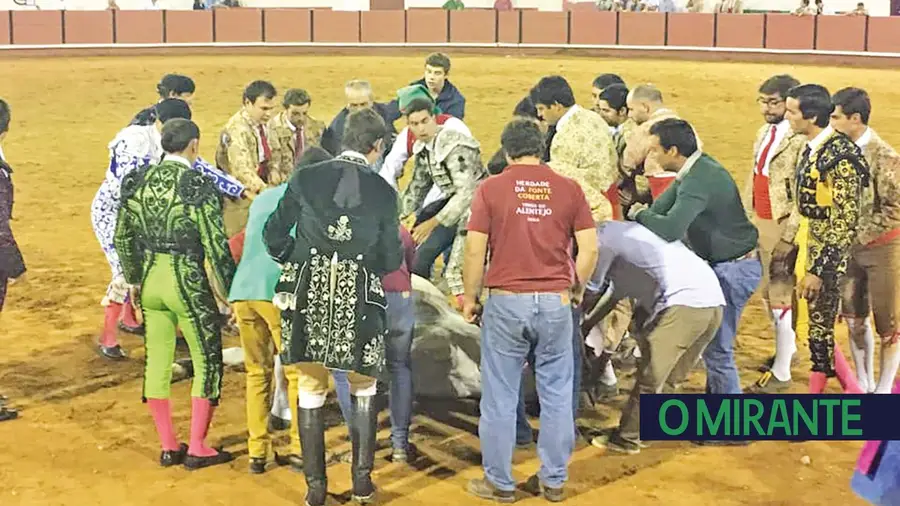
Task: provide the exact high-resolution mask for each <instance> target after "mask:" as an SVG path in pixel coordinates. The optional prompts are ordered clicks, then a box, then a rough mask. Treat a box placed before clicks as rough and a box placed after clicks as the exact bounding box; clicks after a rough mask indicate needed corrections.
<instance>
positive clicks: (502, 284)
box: [468, 165, 594, 292]
mask: <svg viewBox="0 0 900 506" xmlns="http://www.w3.org/2000/svg"><path fill="white" fill-rule="evenodd" d="M593 227H594V220H593V218H592V217H591V208H590V205H588V202H587V198H585V196H584V192H583V191H582V190H581V187H580V186H578V183H576V182H575V181H574V180H572V179H569V178H567V177H565V176H562V175H560V174H558V173H556V172H554V171H553V169H551V168H550V167H547V166H546V165H510V166H509V167H507V168H506V170H504V171H503V172H502V173H500V174H498V175H496V176H491V177H489V178H488V179H486V180H485V181H484V182H482V183H481V184H480V185H479V186H478V189H477V190H476V191H475V197H474V198H473V200H472V217H471V218H470V219H469V224H468V230H469V231H473V232H481V233H484V234H487V235H488V246H489V248H490V265H489V266H488V271H487V274H486V275H485V281H484V286H486V287H488V288H498V289H501V290H508V291H510V292H561V291H563V290H566V289H568V288H569V287H571V286H572V283H573V282H574V280H575V264H574V262H573V261H572V237H573V234H574V233H575V232H576V231H579V230H586V229H589V228H593Z"/></svg>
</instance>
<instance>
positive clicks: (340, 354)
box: [263, 152, 403, 377]
mask: <svg viewBox="0 0 900 506" xmlns="http://www.w3.org/2000/svg"><path fill="white" fill-rule="evenodd" d="M345 178H347V179H346V180H345V181H344V182H343V183H342V180H344V179H345ZM348 182H351V183H352V184H347V183H348ZM341 185H344V186H347V187H351V188H355V191H354V193H355V194H356V197H355V198H356V199H357V200H356V202H344V203H340V204H339V203H338V202H336V201H341V200H342V199H340V198H337V197H336V193H338V190H339V189H340V188H341ZM347 200H350V201H352V200H353V199H352V198H351V199H347ZM295 227H296V228H295ZM292 229H296V237H292V236H291V233H290V232H291V230H292ZM399 229H400V222H399V219H398V213H397V194H396V192H395V191H394V189H393V188H392V187H391V186H390V185H389V184H388V183H387V181H385V180H384V179H382V178H381V176H379V175H378V174H377V173H375V172H374V171H373V170H372V169H371V168H370V167H369V166H368V163H367V161H366V160H365V158H364V157H362V155H359V154H358V153H353V152H346V153H344V154H342V155H341V156H339V157H338V158H336V159H333V160H328V161H325V162H321V163H318V164H315V165H311V166H309V167H306V168H304V169H303V170H302V171H298V172H295V173H294V175H293V176H291V179H290V180H289V181H288V187H287V191H286V192H285V194H284V197H283V198H282V199H281V202H279V204H278V207H277V208H276V209H275V212H274V213H272V215H271V216H270V217H269V219H268V221H267V222H266V225H265V228H264V232H263V240H264V242H265V244H266V249H267V250H268V251H269V254H270V255H272V257H273V258H274V259H275V261H277V262H279V263H281V264H282V274H281V277H280V278H279V282H278V285H277V286H276V288H275V299H274V300H273V303H274V304H275V305H276V306H277V307H279V308H280V309H281V310H282V342H283V343H284V346H283V351H282V354H281V359H282V361H283V362H284V363H285V364H293V363H297V362H316V363H321V364H324V365H325V366H326V367H328V368H333V369H340V370H345V371H356V372H359V373H360V374H364V375H367V376H373V377H376V376H378V375H379V374H380V372H381V369H382V367H383V365H384V337H385V335H386V333H387V325H386V316H385V309H386V308H387V302H386V299H385V294H384V288H383V286H382V282H381V278H382V277H383V276H384V275H386V274H388V273H389V272H392V271H395V270H397V269H398V268H399V267H400V264H401V261H402V259H403V250H402V247H401V243H400V235H399V232H398V231H399Z"/></svg>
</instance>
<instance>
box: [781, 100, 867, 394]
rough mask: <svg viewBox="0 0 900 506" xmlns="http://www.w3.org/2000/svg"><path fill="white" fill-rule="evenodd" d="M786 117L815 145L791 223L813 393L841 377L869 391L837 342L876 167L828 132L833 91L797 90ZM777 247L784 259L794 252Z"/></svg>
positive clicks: (805, 160) (806, 158)
mask: <svg viewBox="0 0 900 506" xmlns="http://www.w3.org/2000/svg"><path fill="white" fill-rule="evenodd" d="M785 106H786V109H787V112H786V114H785V118H787V120H788V121H789V122H790V124H791V128H792V129H793V131H794V132H797V133H801V134H804V135H806V137H807V138H808V139H809V142H808V143H807V146H806V148H804V150H803V152H802V154H801V156H800V161H799V164H798V167H797V172H796V181H795V193H796V195H797V199H796V201H797V208H796V209H795V210H794V211H795V212H794V213H793V214H792V216H791V217H790V218H789V220H791V222H790V224H789V225H788V229H789V230H794V231H796V234H795V237H796V238H795V242H796V243H797V245H798V246H799V253H798V257H797V262H796V265H795V268H794V270H795V273H796V276H797V280H798V285H797V288H796V294H795V295H796V297H797V302H798V304H797V305H795V307H796V308H797V323H796V327H797V330H796V331H797V335H798V336H801V335H804V334H806V335H807V336H808V338H809V351H810V356H811V360H812V373H811V374H810V377H809V391H810V393H822V392H823V391H824V389H825V383H826V381H827V380H828V378H830V377H834V376H837V378H838V381H840V383H841V386H842V387H843V389H844V391H845V392H851V393H862V392H861V391H860V390H859V386H858V385H857V384H856V380H855V378H854V374H853V371H852V370H851V369H850V365H849V363H848V362H847V360H846V359H845V358H844V356H843V354H841V352H840V348H838V347H836V346H835V343H834V324H835V320H836V317H837V312H838V307H839V305H840V292H839V289H838V283H839V281H840V278H841V277H842V276H843V275H844V274H845V273H846V272H847V264H848V260H849V258H850V251H851V246H852V245H853V243H854V240H855V239H856V231H857V224H858V222H859V214H860V201H861V197H862V191H863V188H865V187H866V186H868V185H869V166H868V164H867V163H866V159H865V158H864V157H863V154H862V152H861V151H860V149H859V147H857V146H856V144H854V143H853V141H852V140H851V139H850V138H849V137H847V136H846V135H844V134H841V133H839V132H837V131H835V130H834V129H832V128H831V127H830V126H829V119H830V115H831V112H832V110H833V109H834V106H833V105H832V103H831V95H830V94H829V93H828V90H827V89H826V88H825V87H823V86H820V85H817V84H804V85H801V86H797V87H794V88H792V89H791V90H790V91H789V92H788V94H787V101H786V103H785ZM781 250H783V251H779V249H778V248H776V251H775V253H774V254H775V255H784V254H786V252H787V248H781Z"/></svg>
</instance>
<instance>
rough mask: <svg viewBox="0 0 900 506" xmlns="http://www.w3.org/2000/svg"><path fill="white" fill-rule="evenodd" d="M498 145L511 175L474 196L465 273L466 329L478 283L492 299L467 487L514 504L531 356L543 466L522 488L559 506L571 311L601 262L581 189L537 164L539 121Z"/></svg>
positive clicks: (515, 126)
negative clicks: (519, 418) (476, 456)
mask: <svg viewBox="0 0 900 506" xmlns="http://www.w3.org/2000/svg"><path fill="white" fill-rule="evenodd" d="M501 145H502V147H503V150H504V152H505V153H506V157H507V160H508V162H509V166H508V167H507V168H506V170H504V171H503V173H502V174H500V175H497V176H494V177H491V178H488V179H487V180H485V181H484V182H482V184H481V185H480V186H479V187H478V189H477V190H476V192H475V196H474V199H473V201H472V210H471V218H470V219H469V223H468V227H467V230H468V232H467V235H466V247H465V260H464V265H463V283H464V285H465V295H464V298H463V314H464V316H465V318H466V319H467V320H468V321H475V317H476V314H475V313H476V312H477V300H478V298H479V295H480V292H481V287H482V281H484V283H483V285H484V286H485V287H486V288H487V289H488V299H487V303H486V305H485V308H484V314H483V317H482V320H483V321H482V325H481V328H482V333H481V381H482V386H481V390H482V392H481V420H480V422H479V426H478V435H479V438H480V439H481V451H482V455H483V457H482V458H483V466H484V474H485V477H484V478H483V479H479V480H473V481H471V482H469V485H468V491H469V492H470V493H472V494H473V495H476V496H478V497H481V498H483V499H491V500H496V501H500V502H512V501H514V500H515V485H516V483H515V481H513V477H512V454H513V447H514V446H515V433H516V431H515V427H516V405H517V404H518V402H519V386H520V382H521V379H522V368H523V367H524V365H525V359H526V356H527V355H528V352H529V350H530V349H531V348H532V347H533V348H534V354H535V364H536V376H537V389H538V398H539V399H540V403H541V433H540V437H539V438H538V455H540V456H541V462H542V465H541V469H540V471H538V473H537V476H534V477H532V478H531V479H529V483H528V485H529V487H530V488H537V487H539V488H540V489H541V490H542V491H543V494H544V496H545V497H546V498H547V499H548V500H551V501H558V500H561V499H562V495H563V490H562V488H563V484H564V483H565V481H566V479H567V477H568V476H567V472H568V471H567V468H568V461H569V458H570V456H571V454H572V450H573V447H574V444H575V430H574V427H575V420H574V415H573V412H572V388H573V387H572V384H573V377H574V374H575V371H574V362H575V360H574V355H573V342H572V341H573V340H572V332H573V329H572V325H573V321H572V304H573V303H574V304H577V303H578V301H579V300H580V298H581V296H582V294H583V293H584V284H585V282H586V281H587V280H588V279H589V278H590V276H591V274H592V273H593V270H594V267H595V264H596V262H597V255H598V253H597V232H596V230H595V228H594V220H593V218H592V217H591V209H590V206H589V205H588V202H587V198H586V197H585V195H584V192H583V191H582V189H581V187H580V186H578V183H576V182H575V181H574V180H572V179H570V178H567V177H564V176H562V175H560V174H557V173H556V172H554V171H553V169H551V168H550V167H547V166H546V165H544V164H542V163H541V155H542V154H543V152H544V134H543V133H542V132H541V130H540V128H539V127H538V124H537V123H536V122H535V121H532V120H528V119H521V118H520V119H515V120H513V121H512V122H511V123H509V124H508V125H507V126H506V128H505V129H504V130H503V134H502V136H501ZM573 231H574V234H575V241H576V242H577V245H578V254H577V256H576V259H575V262H574V264H575V265H574V266H573V262H572V233H573ZM488 249H490V261H491V262H490V267H489V268H488V271H487V275H486V276H485V275H484V264H485V260H486V257H487V253H488Z"/></svg>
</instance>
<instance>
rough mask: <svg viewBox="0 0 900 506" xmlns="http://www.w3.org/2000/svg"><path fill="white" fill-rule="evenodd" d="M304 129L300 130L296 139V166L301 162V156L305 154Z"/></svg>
mask: <svg viewBox="0 0 900 506" xmlns="http://www.w3.org/2000/svg"><path fill="white" fill-rule="evenodd" d="M304 147H305V146H303V128H298V129H297V133H296V134H295V138H294V165H296V164H297V162H298V161H300V155H302V154H303V149H304Z"/></svg>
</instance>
